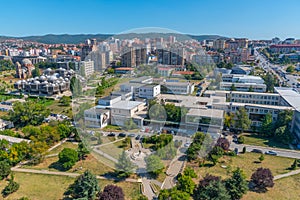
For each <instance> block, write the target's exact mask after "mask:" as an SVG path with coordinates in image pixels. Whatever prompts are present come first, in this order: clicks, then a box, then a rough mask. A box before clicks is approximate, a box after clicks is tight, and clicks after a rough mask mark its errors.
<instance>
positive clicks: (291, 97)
mask: <svg viewBox="0 0 300 200" xmlns="http://www.w3.org/2000/svg"><path fill="white" fill-rule="evenodd" d="M275 91H276V92H277V93H278V94H279V95H280V96H281V97H282V98H283V99H284V100H285V101H286V102H287V103H288V104H289V105H290V106H292V107H293V108H294V109H295V110H297V111H300V94H299V92H297V91H296V90H294V89H293V88H288V87H275Z"/></svg>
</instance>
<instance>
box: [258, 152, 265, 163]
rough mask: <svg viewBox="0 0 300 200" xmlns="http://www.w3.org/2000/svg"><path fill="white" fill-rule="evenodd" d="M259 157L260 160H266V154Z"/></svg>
mask: <svg viewBox="0 0 300 200" xmlns="http://www.w3.org/2000/svg"><path fill="white" fill-rule="evenodd" d="M258 159H259V161H260V162H262V161H264V160H265V156H264V154H261V155H260V156H259V158H258Z"/></svg>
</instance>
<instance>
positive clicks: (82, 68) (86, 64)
mask: <svg viewBox="0 0 300 200" xmlns="http://www.w3.org/2000/svg"><path fill="white" fill-rule="evenodd" d="M79 72H80V74H81V75H82V76H84V77H89V76H91V75H92V74H93V73H94V61H92V60H88V61H80V62H79Z"/></svg>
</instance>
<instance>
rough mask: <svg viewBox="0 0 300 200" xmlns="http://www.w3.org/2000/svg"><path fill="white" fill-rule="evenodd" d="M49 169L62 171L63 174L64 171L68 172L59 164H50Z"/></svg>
mask: <svg viewBox="0 0 300 200" xmlns="http://www.w3.org/2000/svg"><path fill="white" fill-rule="evenodd" d="M49 168H50V169H56V170H58V171H62V172H65V171H68V170H69V169H66V168H64V167H63V166H62V164H61V163H60V162H58V161H57V162H53V163H51V165H49Z"/></svg>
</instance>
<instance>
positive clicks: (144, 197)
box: [136, 194, 148, 200]
mask: <svg viewBox="0 0 300 200" xmlns="http://www.w3.org/2000/svg"><path fill="white" fill-rule="evenodd" d="M136 200H148V197H146V196H145V195H142V194H141V195H139V196H138V197H137V198H136Z"/></svg>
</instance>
